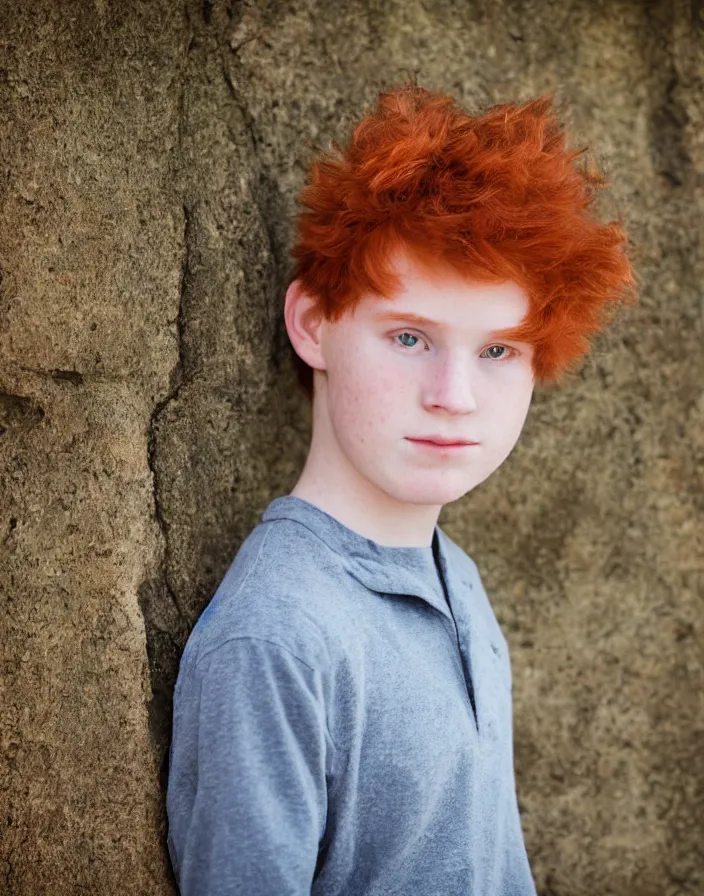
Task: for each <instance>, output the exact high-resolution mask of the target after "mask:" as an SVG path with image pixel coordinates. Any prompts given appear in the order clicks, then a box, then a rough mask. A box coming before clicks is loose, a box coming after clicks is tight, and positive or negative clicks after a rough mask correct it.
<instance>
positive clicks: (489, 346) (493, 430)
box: [285, 255, 534, 547]
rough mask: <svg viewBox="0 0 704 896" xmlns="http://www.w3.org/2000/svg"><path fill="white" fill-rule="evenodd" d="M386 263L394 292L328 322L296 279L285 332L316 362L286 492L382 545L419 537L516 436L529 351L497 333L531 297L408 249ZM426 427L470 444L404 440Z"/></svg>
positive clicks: (425, 432)
mask: <svg viewBox="0 0 704 896" xmlns="http://www.w3.org/2000/svg"><path fill="white" fill-rule="evenodd" d="M393 267H394V270H395V272H396V273H397V274H398V275H399V277H400V289H399V290H398V291H397V292H396V293H395V295H394V296H393V298H385V297H383V296H376V295H368V296H364V297H363V298H362V299H361V300H360V302H359V304H358V305H357V306H356V307H355V309H354V311H353V312H351V313H349V314H347V315H346V316H345V317H343V318H342V319H341V320H339V321H336V322H330V321H327V320H325V319H324V318H322V317H320V316H313V315H311V313H310V311H311V309H312V308H313V307H314V304H313V300H312V299H311V297H310V296H308V295H307V294H306V293H305V292H304V291H303V289H302V288H301V285H300V283H298V282H297V281H294V282H293V283H292V284H291V286H290V287H289V289H288V292H287V294H286V306H285V319H286V327H287V330H288V334H289V338H290V339H291V343H292V345H293V347H294V349H295V351H296V352H297V353H298V354H299V355H300V357H301V358H303V360H304V361H306V363H307V364H309V365H310V366H311V367H312V368H313V369H314V400H313V431H312V438H311V445H310V450H309V453H308V457H307V460H306V463H305V466H304V469H303V471H302V473H301V476H300V478H299V480H298V482H297V484H296V486H295V487H294V489H293V490H292V492H291V494H292V495H296V496H297V497H300V498H303V499H304V500H306V501H309V502H311V503H312V504H315V505H317V506H318V507H320V508H322V509H323V510H325V511H326V512H327V513H329V514H331V515H332V516H334V517H335V518H336V519H338V520H339V521H340V522H342V523H343V524H344V525H346V526H348V527H349V528H351V529H353V530H354V531H356V532H359V533H360V534H362V535H365V536H366V537H367V538H371V539H372V540H374V541H376V542H378V543H379V544H382V545H391V546H399V547H417V546H424V547H427V546H429V545H430V543H431V539H432V535H433V529H434V527H435V524H436V523H437V520H438V516H439V514H440V510H441V509H442V507H443V505H444V504H447V503H449V502H451V501H456V500H457V499H458V498H461V497H462V496H463V495H465V494H467V492H469V491H471V490H472V489H473V488H475V487H476V486H477V485H479V483H481V482H483V481H484V480H485V479H486V478H487V477H488V476H490V475H491V474H492V473H493V472H494V470H496V469H497V468H498V467H499V466H500V465H501V464H502V463H503V462H504V460H505V459H506V458H507V457H508V455H509V454H510V452H511V450H512V449H513V447H514V445H515V444H516V442H517V440H518V437H519V435H520V432H521V430H522V428H523V424H524V422H525V419H526V416H527V413H528V409H529V407H530V402H531V398H532V395H533V388H534V375H533V369H532V358H533V349H532V346H531V345H529V344H527V343H521V342H514V341H510V342H509V341H506V340H504V341H502V340H501V332H500V331H501V330H504V329H508V328H510V327H514V326H516V325H517V324H519V323H520V321H521V320H522V318H523V317H524V316H525V314H526V313H527V311H528V307H529V304H528V296H527V295H526V293H525V292H524V290H523V289H522V288H521V287H520V286H519V285H518V284H517V283H513V282H506V283H500V284H491V283H480V282H476V281H469V280H466V279H464V278H462V277H461V276H460V275H459V274H457V273H456V272H454V271H453V270H451V269H449V268H439V269H434V270H432V271H429V270H427V269H425V268H422V267H421V266H420V265H419V264H417V263H416V262H414V261H413V260H412V259H411V258H409V257H407V256H405V255H398V256H396V257H395V258H394V261H393ZM307 312H308V313H307ZM387 314H399V315H402V318H401V319H399V320H396V321H390V320H384V319H382V315H387ZM409 315H418V316H422V317H424V318H427V319H430V320H431V321H432V323H422V324H421V323H419V322H417V321H414V320H412V319H410V318H409V317H408V316H409ZM404 334H405V335H404ZM433 435H440V436H445V437H451V438H456V439H468V440H472V441H475V442H477V443H478V444H476V445H471V446H467V447H464V448H459V449H457V448H455V449H451V450H440V449H436V448H429V447H428V446H423V445H419V444H416V443H414V442H413V441H410V439H414V438H415V439H422V438H424V437H425V438H428V437H430V436H433Z"/></svg>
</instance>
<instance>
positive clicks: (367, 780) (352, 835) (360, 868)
mask: <svg viewBox="0 0 704 896" xmlns="http://www.w3.org/2000/svg"><path fill="white" fill-rule="evenodd" d="M167 809H168V819H169V851H170V854H171V859H172V864H173V866H174V870H175V872H176V876H177V879H178V881H179V886H180V890H181V893H182V896H196V894H198V896H215V894H223V896H224V894H233V896H234V894H243V896H244V894H247V896H304V894H310V896H534V894H535V887H534V883H533V878H532V875H531V872H530V868H529V864H528V859H527V856H526V851H525V847H524V843H523V836H522V832H521V825H520V819H519V814H518V806H517V802H516V793H515V782H514V771H513V747H512V719H511V672H510V665H509V658H508V650H507V645H506V641H505V639H504V637H503V635H502V634H501V631H500V629H499V626H498V623H497V621H496V618H495V616H494V613H493V611H492V609H491V607H490V605H489V602H488V600H487V597H486V594H485V592H484V589H483V587H482V584H481V580H480V577H479V574H478V572H477V568H476V566H475V564H474V562H473V561H472V560H471V559H470V558H469V557H468V556H467V554H466V553H465V552H464V551H463V550H462V549H461V548H460V547H459V546H458V545H456V544H455V543H454V542H453V541H452V540H451V539H450V538H449V537H448V536H447V535H446V534H445V532H444V531H443V530H442V529H441V528H440V527H439V526H436V527H435V530H434V535H433V542H432V546H429V547H427V548H423V547H387V546H384V545H380V544H378V543H376V542H374V541H371V540H370V539H368V538H365V537H364V536H362V535H360V534H359V533H357V532H354V531H353V530H351V529H349V528H347V527H346V526H344V525H343V524H342V523H341V522H339V521H338V520H336V519H335V518H334V517H332V516H330V515H329V514H327V513H326V512H324V511H323V510H321V509H320V508H318V507H316V506H315V505H313V504H311V503H309V502H307V501H304V500H303V499H301V498H298V497H295V496H293V495H286V496H284V497H280V498H276V499H275V500H274V501H272V502H271V504H270V505H269V507H268V508H267V510H266V511H265V513H264V514H263V516H262V519H261V522H260V523H259V525H258V526H257V527H256V528H255V529H254V530H253V531H252V532H251V534H250V535H249V537H248V538H247V539H246V540H245V542H244V543H243V545H242V547H241V548H240V550H239V552H238V553H237V556H236V557H235V559H234V561H233V563H232V565H231V567H230V569H229V570H228V572H227V573H226V575H225V577H224V579H223V581H222V583H221V584H220V587H219V588H218V590H217V592H216V594H215V596H214V597H213V599H212V601H211V602H210V604H209V605H208V607H207V608H206V610H205V611H204V613H203V614H202V616H201V617H200V619H199V620H198V623H197V624H196V626H195V628H194V630H193V632H192V633H191V636H190V638H189V640H188V644H187V646H186V649H185V651H184V654H183V657H182V660H181V666H180V671H179V676H178V681H177V685H176V690H175V694H174V720H173V740H172V746H171V753H170V772H169V784H168V794H167Z"/></svg>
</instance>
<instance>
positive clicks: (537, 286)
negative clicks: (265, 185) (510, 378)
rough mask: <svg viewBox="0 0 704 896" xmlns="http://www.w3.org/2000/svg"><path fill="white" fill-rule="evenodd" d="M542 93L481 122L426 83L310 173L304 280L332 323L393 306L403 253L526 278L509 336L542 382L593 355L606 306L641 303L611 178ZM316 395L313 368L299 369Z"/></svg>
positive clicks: (389, 101) (405, 90)
mask: <svg viewBox="0 0 704 896" xmlns="http://www.w3.org/2000/svg"><path fill="white" fill-rule="evenodd" d="M583 152H584V150H576V151H574V150H572V151H570V150H568V149H567V146H566V136H565V133H564V131H563V129H562V127H561V125H560V123H559V122H558V120H557V118H556V116H555V114H554V112H553V111H552V99H551V97H550V96H544V97H541V98H539V99H535V100H532V101H530V102H527V103H525V104H524V105H501V106H494V107H492V108H490V109H488V110H487V111H486V112H485V113H483V114H481V115H477V116H472V115H469V114H467V113H466V112H464V111H463V110H462V109H461V108H460V107H459V106H458V105H457V103H456V102H455V101H454V100H453V99H452V98H450V97H447V96H443V95H440V94H435V93H431V92H429V91H427V90H424V89H422V88H419V87H416V86H404V87H400V88H395V89H393V90H389V91H387V92H385V93H382V94H381V96H380V98H379V103H378V106H377V108H376V110H375V111H374V112H373V113H372V114H371V115H369V116H367V117H366V118H364V119H362V120H361V121H360V122H359V124H358V125H357V126H356V128H355V129H354V131H353V134H352V137H351V139H350V141H349V144H348V145H347V147H346V148H344V149H343V148H341V147H339V146H337V145H335V146H334V147H333V149H332V150H331V151H330V152H328V153H325V154H322V155H321V156H319V157H318V158H317V159H316V160H315V161H314V162H313V164H312V167H311V171H310V175H309V178H308V181H307V184H306V186H305V187H304V189H303V190H302V192H301V194H300V196H299V202H300V203H301V205H302V207H303V208H302V211H301V213H300V214H299V215H298V218H297V227H298V239H297V241H296V244H295V246H294V248H293V249H292V256H293V258H294V259H295V262H296V263H295V267H294V272H293V277H294V278H298V279H299V280H300V281H301V284H302V286H303V288H304V289H305V290H306V291H307V292H308V293H309V294H310V295H312V296H313V297H314V298H315V300H316V306H317V308H319V309H320V311H321V312H322V313H323V315H324V316H325V318H326V319H328V320H331V321H332V320H338V319H339V318H340V317H341V316H343V315H344V314H345V313H346V312H347V311H349V310H351V308H352V307H353V306H354V305H355V304H356V303H357V302H358V301H359V300H360V299H361V298H362V297H363V296H365V295H368V294H376V295H381V296H386V297H391V296H392V295H393V294H394V291H395V290H396V289H397V288H398V286H399V284H398V282H397V278H396V277H395V275H394V273H393V270H392V267H391V263H392V259H393V256H394V254H395V252H396V251H398V250H404V251H406V252H407V253H408V254H409V255H410V256H411V257H415V258H416V259H417V260H418V261H420V262H422V263H424V264H425V265H428V266H430V267H431V268H432V267H433V266H435V267H438V266H440V265H448V266H450V267H452V268H454V269H455V270H457V271H458V272H459V273H461V274H462V275H464V276H466V277H467V278H469V279H473V280H480V281H488V282H501V281H505V280H513V281H515V282H517V283H519V284H520V285H521V286H522V287H523V288H524V289H525V290H526V293H527V294H528V296H529V300H530V310H529V313H528V315H527V317H526V319H525V321H524V322H523V323H522V324H521V326H520V327H518V328H514V329H513V330H511V331H505V334H504V335H505V336H506V338H507V339H508V338H513V339H518V340H521V341H527V342H529V343H531V344H533V346H534V361H533V367H534V373H535V377H536V380H537V381H542V382H549V381H554V380H557V379H558V378H559V377H560V375H561V374H562V373H563V372H565V371H566V370H568V369H569V368H571V367H573V366H574V365H575V362H576V361H578V360H579V359H580V358H581V357H583V356H584V355H585V354H586V352H587V351H588V349H589V336H590V335H591V334H593V333H595V332H597V331H599V330H601V329H602V327H603V325H604V323H605V321H606V320H607V313H606V312H607V311H608V309H609V308H610V307H614V306H615V305H616V303H618V302H620V301H629V300H630V299H632V298H633V297H634V291H633V274H632V271H631V266H630V263H629V261H628V258H627V254H626V235H625V232H624V230H623V228H622V226H621V225H620V223H618V222H611V223H607V224H603V223H600V222H599V220H598V219H597V217H596V215H595V213H594V210H593V203H594V199H595V192H596V188H597V187H600V186H603V185H604V184H605V180H604V178H603V176H602V175H601V174H600V173H599V172H598V171H596V170H589V169H588V168H587V167H586V166H580V165H577V164H575V161H576V160H577V159H578V158H579V157H580V156H581V155H582V153H583ZM298 375H299V380H300V383H301V386H302V387H303V389H304V391H305V392H306V393H307V394H308V396H309V397H310V396H311V395H312V371H311V369H310V368H309V367H308V366H307V365H306V364H304V363H303V362H299V363H298Z"/></svg>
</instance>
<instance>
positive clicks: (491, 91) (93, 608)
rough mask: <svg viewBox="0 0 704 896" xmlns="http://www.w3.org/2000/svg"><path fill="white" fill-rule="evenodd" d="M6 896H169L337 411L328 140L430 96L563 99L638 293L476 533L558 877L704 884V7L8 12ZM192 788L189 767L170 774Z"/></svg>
mask: <svg viewBox="0 0 704 896" xmlns="http://www.w3.org/2000/svg"><path fill="white" fill-rule="evenodd" d="M0 21H1V22H2V29H1V30H0V159H1V160H2V165H1V167H0V189H1V190H2V200H1V201H2V223H1V225H0V269H1V273H2V286H1V292H0V390H1V391H0V452H1V453H0V488H1V490H2V493H1V498H0V540H1V543H2V548H1V553H0V595H1V597H2V616H1V617H0V618H1V623H0V624H1V626H2V628H1V629H0V659H1V660H2V693H1V699H2V723H1V724H2V728H1V737H2V740H1V745H0V750H1V753H0V795H1V797H0V799H1V801H2V813H1V818H0V831H1V832H2V833H0V891H1V892H3V893H8V894H35V893H36V894H39V893H51V894H63V893H82V892H89V893H92V894H112V893H115V894H117V893H120V894H122V893H125V892H128V893H134V894H142V893H144V894H147V893H149V894H157V893H164V894H166V893H169V892H171V891H172V887H173V885H172V882H171V880H170V877H169V871H168V864H167V861H166V856H165V851H164V815H163V808H162V799H163V794H162V789H161V786H160V774H159V768H160V767H161V769H162V775H161V778H162V779H163V769H164V762H163V760H164V755H165V748H166V744H167V742H168V732H169V713H170V699H171V698H170V694H171V689H172V685H173V680H174V677H175V672H176V668H177V662H178V656H179V651H180V649H181V646H182V645H183V642H184V639H185V637H186V635H187V632H188V631H189V629H190V627H191V626H192V624H193V622H194V620H195V619H196V617H197V615H198V613H199V612H200V610H201V609H202V607H203V606H204V604H205V602H206V601H207V600H208V598H209V596H210V594H211V593H212V590H213V589H214V587H215V586H216V585H217V583H218V581H219V579H220V577H221V576H222V574H223V572H224V570H225V568H226V566H227V565H228V563H229V562H230V560H231V558H232V556H233V554H234V553H235V551H236V550H237V548H238V546H239V544H240V543H241V541H242V539H243V538H244V537H245V536H246V534H247V533H248V531H249V530H250V529H251V528H252V526H253V525H254V524H255V523H256V521H257V519H258V516H259V514H260V513H261V511H262V510H263V509H264V507H265V506H266V505H267V503H268V502H269V501H270V500H271V498H273V497H274V496H276V495H278V494H282V493H285V492H287V491H288V490H290V488H291V486H292V485H293V483H294V482H295V478H296V475H297V472H298V470H299V469H300V467H301V464H302V462H303V459H304V457H305V451H306V447H307V433H308V422H309V414H308V408H307V407H306V404H305V400H304V399H303V398H302V397H301V396H300V395H299V394H298V393H297V392H296V389H295V387H294V379H293V375H292V372H291V367H290V363H289V356H288V354H287V348H286V338H285V332H284V330H283V327H282V323H281V316H280V308H281V304H282V297H283V287H284V285H285V281H286V277H287V274H288V269H289V268H288V262H287V249H288V246H289V243H290V219H291V215H292V213H293V211H294V208H295V206H294V196H295V193H296V191H297V189H298V188H299V187H300V185H301V183H302V179H303V176H304V171H305V168H306V165H307V163H308V161H309V159H310V156H311V154H312V152H313V151H315V150H316V149H318V148H321V147H323V146H325V145H326V144H327V142H328V139H329V138H331V137H333V138H338V139H339V138H344V136H345V134H346V132H347V130H348V127H349V124H350V122H351V121H352V120H354V119H355V118H356V117H357V116H358V115H359V114H360V113H361V112H362V111H363V110H365V109H366V108H367V107H368V105H369V104H371V103H372V102H373V101H374V99H375V97H376V95H377V93H378V91H379V89H381V88H383V87H385V86H388V85H391V84H393V83H397V82H400V81H403V80H406V79H408V78H414V79H417V80H418V82H419V83H421V84H423V85H425V86H428V87H431V88H437V89H442V90H446V91H449V92H452V93H454V94H455V95H456V96H457V97H458V98H460V99H461V100H462V101H463V102H464V103H465V105H466V106H467V107H469V108H480V107H484V106H486V105H488V104H491V103H495V102H503V101H508V100H515V99H526V98H528V97H531V96H533V95H537V94H540V93H543V92H545V91H549V90H553V91H556V94H557V97H558V99H559V101H560V106H561V108H562V110H563V115H564V117H565V119H566V120H567V121H568V122H569V123H570V124H571V127H572V131H573V133H574V135H575V142H579V143H588V144H590V145H593V146H594V147H595V148H596V158H597V160H598V161H599V162H600V163H601V164H602V166H604V167H605V168H606V170H607V172H608V173H609V174H610V176H611V177H612V179H613V182H614V188H613V191H612V194H611V198H610V200H608V202H607V203H606V204H605V210H606V212H607V213H611V214H621V215H623V216H624V218H625V220H626V222H627V224H628V225H629V228H630V232H631V236H632V242H633V246H634V252H635V258H636V262H637V266H638V273H639V279H640V290H641V301H640V304H639V306H637V307H636V308H633V309H631V310H629V311H628V313H627V314H625V315H623V316H622V318H621V319H620V320H619V321H618V322H617V323H616V324H615V325H614V327H613V328H612V329H611V330H610V331H609V333H608V334H606V335H605V336H603V337H602V338H600V339H599V340H598V341H597V343H596V344H595V350H594V354H593V355H592V357H591V359H590V360H589V361H588V362H587V363H586V364H585V366H584V368H583V369H582V371H581V372H580V373H579V374H577V375H575V376H573V377H572V378H571V379H570V380H569V381H568V382H566V383H565V384H564V385H563V386H562V388H561V389H560V390H555V389H549V390H543V391H541V392H540V393H539V394H538V396H537V397H536V401H535V405H534V408H533V411H532V413H531V416H530V419H529V422H528V424H527V427H526V431H525V434H524V437H523V439H522V441H521V443H520V444H519V447H518V448H517V449H516V451H515V453H514V455H513V456H512V457H511V458H510V459H509V461H507V463H506V464H505V466H504V467H503V468H502V469H501V470H500V471H499V472H498V473H497V474H496V475H495V476H494V477H493V478H492V479H490V480H489V481H488V482H487V483H486V484H484V485H482V486H481V487H480V488H479V489H477V491H476V492H475V493H473V494H471V495H469V496H467V497H466V498H465V499H463V500H462V501H460V502H458V503H457V504H455V505H452V506H450V507H447V508H446V509H445V511H444V513H443V518H442V522H443V523H444V525H445V527H446V529H447V530H448V532H449V533H450V534H451V535H452V536H453V537H454V538H455V539H456V540H458V541H459V542H460V543H461V544H463V545H464V546H465V547H466V548H467V549H468V551H469V552H470V553H471V554H472V556H474V558H475V559H476V561H477V562H478V564H479V566H480V568H481V570H482V572H483V575H484V579H485V583H486V585H487V589H488V590H489V592H490V594H491V595H492V596H493V600H494V603H495V607H496V610H497V614H498V615H499V617H500V619H501V620H502V622H503V625H504V629H505V631H506V634H507V636H508V638H509V641H510V643H511V647H512V655H513V663H514V677H515V683H514V694H515V725H516V761H517V776H518V788H519V798H520V802H521V806H522V811H523V822H524V827H525V832H526V840H527V845H528V850H529V853H530V856H531V860H532V864H533V867H534V870H535V875H536V880H537V882H538V887H539V890H540V893H541V894H544V896H547V894H551V896H580V894H589V896H592V894H595V893H599V894H601V896H607V894H619V896H650V894H653V896H655V894H657V896H676V894H677V896H679V894H700V893H702V892H704V852H703V851H702V837H703V835H704V830H703V827H704V823H703V821H702V810H701V806H702V801H703V800H704V621H703V619H704V617H703V615H702V602H703V598H704V549H703V548H702V544H703V543H704V533H703V531H702V530H703V529H704V524H703V522H702V513H703V512H704V482H703V476H704V474H703V472H702V471H703V470H704V360H703V359H704V353H703V352H702V344H703V340H704V332H703V331H704V312H703V304H702V286H701V284H702V282H704V251H703V249H702V242H701V241H702V236H701V234H702V228H703V226H704V136H703V135H704V99H703V98H704V61H703V60H704V27H702V26H704V13H701V12H700V10H699V6H698V5H697V3H696V2H695V3H694V4H690V3H689V2H688V0H669V2H668V0H650V2H648V3H644V2H642V0H612V2H609V3H598V2H595V0H572V2H570V3H565V2H564V0H504V2H490V0H474V2H470V0H467V2H462V3H459V2H456V0H432V2H422V0H392V2H388V3H377V2H371V0H356V2H354V0H352V2H340V3H330V2H323V0H296V2H291V3H283V2H278V0H270V2H266V0H261V2H253V0H252V2H235V3H232V4H230V5H227V4H225V3H222V2H219V0H218V2H208V0H205V2H202V3H196V2H190V0H189V2H188V4H187V6H186V8H185V9H184V8H183V7H182V6H180V5H177V4H173V3H167V2H166V0H153V2H151V3H148V4H147V3H141V2H138V0H121V2H120V3H117V2H114V3H113V2H106V0H94V2H93V3H90V2H88V0H82V2H73V3H68V2H66V3H62V2H59V0H54V2H52V0H36V2H35V3H33V4H16V3H11V2H10V0H0ZM162 783H163V781H162Z"/></svg>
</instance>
